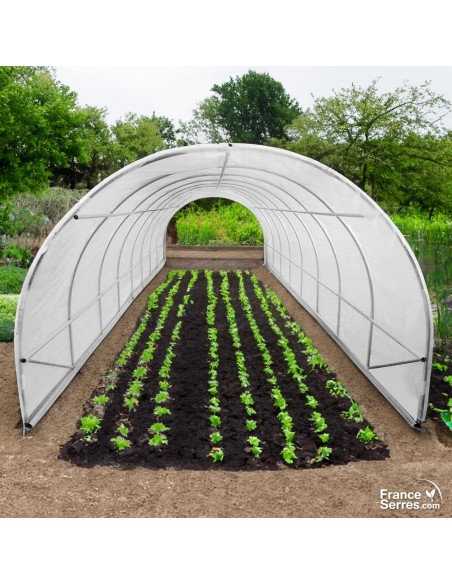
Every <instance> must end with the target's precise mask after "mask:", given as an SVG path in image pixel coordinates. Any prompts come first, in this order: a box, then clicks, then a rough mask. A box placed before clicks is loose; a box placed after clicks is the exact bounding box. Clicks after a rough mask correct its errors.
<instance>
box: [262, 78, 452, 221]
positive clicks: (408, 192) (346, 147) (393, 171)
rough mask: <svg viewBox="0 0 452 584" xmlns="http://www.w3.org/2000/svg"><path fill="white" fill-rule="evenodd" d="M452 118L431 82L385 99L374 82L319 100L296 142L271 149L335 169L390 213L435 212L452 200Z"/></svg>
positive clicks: (293, 133) (298, 128) (300, 123)
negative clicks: (450, 124)
mask: <svg viewBox="0 0 452 584" xmlns="http://www.w3.org/2000/svg"><path fill="white" fill-rule="evenodd" d="M450 111H451V104H450V102H448V101H447V100H446V99H445V98H444V97H442V96H440V95H436V94H435V93H434V92H433V91H432V90H431V88H430V83H428V82H427V83H425V84H424V85H422V86H420V87H410V86H408V85H407V84H404V85H403V86H402V87H399V88H397V89H396V90H395V91H393V92H391V93H379V91H378V80H375V81H373V82H372V84H371V85H370V86H369V87H367V88H365V89H363V88H361V87H356V86H355V85H352V86H351V87H350V88H347V89H342V90H341V91H337V92H336V91H335V92H334V94H333V96H332V97H322V98H318V99H316V100H315V102H314V105H313V106H312V108H309V109H307V110H306V111H305V112H304V114H303V115H302V116H299V117H298V118H297V119H296V120H295V121H294V122H293V123H292V124H291V126H290V128H289V130H288V132H289V136H290V139H289V140H279V141H273V142H272V143H273V145H277V146H280V147H283V148H288V149H290V150H293V151H295V152H298V153H300V154H304V155H306V156H309V157H311V158H314V159H316V160H319V161H321V162H323V163H324V164H326V165H327V166H330V167H332V168H334V169H335V170H337V171H339V172H340V173H341V174H343V175H345V176H346V177H348V178H349V179H350V180H352V181H353V182H355V183H356V184H357V185H358V186H359V187H360V188H362V189H363V190H366V191H367V192H368V193H369V194H370V195H371V196H372V197H373V198H374V199H376V200H377V201H379V202H381V203H384V204H386V205H387V206H392V207H396V208H399V209H400V208H403V207H404V206H406V205H408V204H409V203H410V202H411V203H412V202H415V203H417V204H418V205H419V206H420V207H421V208H423V209H426V210H428V211H429V212H433V210H434V209H435V208H437V207H438V206H441V205H443V204H447V201H446V199H447V198H448V197H449V201H450V199H451V197H450V185H451V183H450V167H451V162H452V160H451V154H452V152H451V147H450V146H451V139H450V136H448V135H447V133H446V132H445V130H444V127H443V125H442V123H441V120H442V118H443V117H444V116H445V115H446V114H447V113H449V112H450ZM447 193H449V195H448V197H447Z"/></svg>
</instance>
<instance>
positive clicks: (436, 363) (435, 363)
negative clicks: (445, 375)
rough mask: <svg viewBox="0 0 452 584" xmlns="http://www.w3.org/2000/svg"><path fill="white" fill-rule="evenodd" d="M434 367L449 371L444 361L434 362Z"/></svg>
mask: <svg viewBox="0 0 452 584" xmlns="http://www.w3.org/2000/svg"><path fill="white" fill-rule="evenodd" d="M432 367H433V368H434V369H436V370H438V371H447V365H446V364H445V363H444V364H442V363H438V362H434V363H432Z"/></svg>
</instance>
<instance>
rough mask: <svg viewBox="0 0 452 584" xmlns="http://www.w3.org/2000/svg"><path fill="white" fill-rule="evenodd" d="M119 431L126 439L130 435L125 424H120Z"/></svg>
mask: <svg viewBox="0 0 452 584" xmlns="http://www.w3.org/2000/svg"><path fill="white" fill-rule="evenodd" d="M117 431H118V432H119V433H120V434H121V436H124V438H127V436H128V435H129V428H128V427H127V426H126V425H125V424H119V426H118V427H117Z"/></svg>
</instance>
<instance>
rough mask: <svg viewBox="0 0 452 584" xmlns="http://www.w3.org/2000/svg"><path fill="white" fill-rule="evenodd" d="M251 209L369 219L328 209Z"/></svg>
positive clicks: (356, 214)
mask: <svg viewBox="0 0 452 584" xmlns="http://www.w3.org/2000/svg"><path fill="white" fill-rule="evenodd" d="M251 209H260V210H261V211H278V212H279V213H284V212H290V213H301V214H302V215H326V216H327V217H358V218H359V219H369V217H367V216H366V215H361V214H360V213H327V212H326V211H308V210H306V211H295V210H294V209H268V208H262V207H251Z"/></svg>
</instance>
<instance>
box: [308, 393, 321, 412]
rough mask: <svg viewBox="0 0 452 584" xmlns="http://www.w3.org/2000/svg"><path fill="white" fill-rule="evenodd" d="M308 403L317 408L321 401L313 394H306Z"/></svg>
mask: <svg viewBox="0 0 452 584" xmlns="http://www.w3.org/2000/svg"><path fill="white" fill-rule="evenodd" d="M306 403H307V405H308V406H309V407H310V408H313V409H315V408H316V407H317V406H318V405H319V402H318V401H317V400H316V399H315V397H313V396H312V395H308V396H306Z"/></svg>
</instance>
